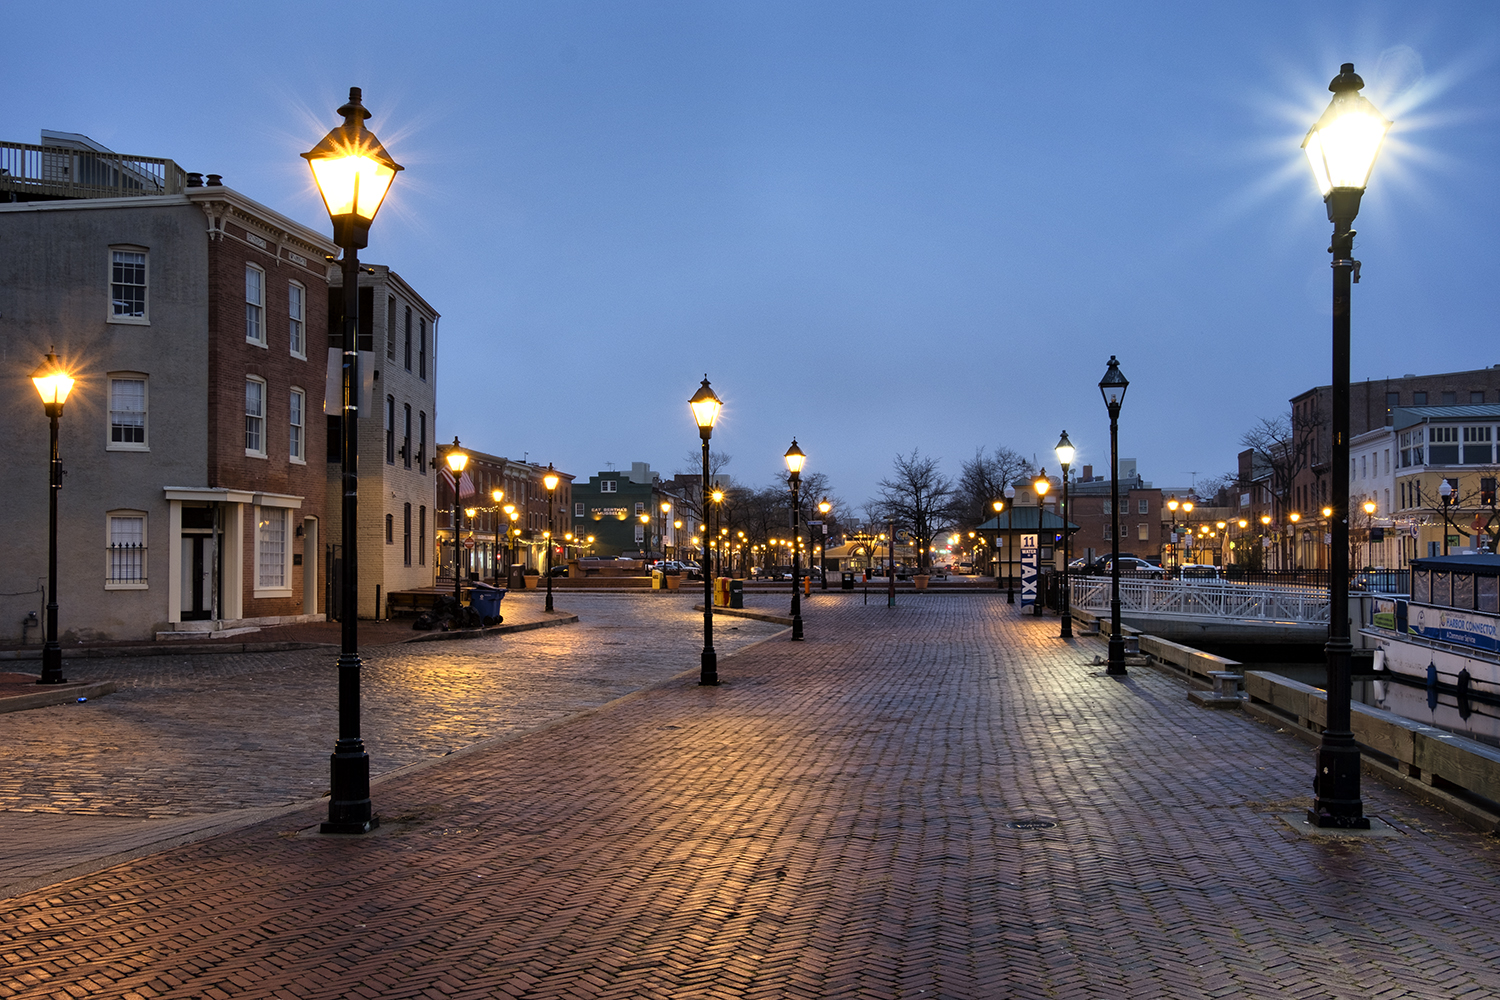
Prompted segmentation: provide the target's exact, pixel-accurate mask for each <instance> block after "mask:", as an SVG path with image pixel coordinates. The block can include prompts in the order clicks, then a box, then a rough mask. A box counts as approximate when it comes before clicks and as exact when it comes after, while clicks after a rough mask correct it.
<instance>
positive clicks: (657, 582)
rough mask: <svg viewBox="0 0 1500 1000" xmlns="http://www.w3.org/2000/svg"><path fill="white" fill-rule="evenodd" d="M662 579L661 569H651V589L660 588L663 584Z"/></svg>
mask: <svg viewBox="0 0 1500 1000" xmlns="http://www.w3.org/2000/svg"><path fill="white" fill-rule="evenodd" d="M663 579H664V577H663V575H662V571H661V570H659V569H653V570H652V571H651V589H652V590H661V589H662V587H663V586H664V584H663V583H662V580H663Z"/></svg>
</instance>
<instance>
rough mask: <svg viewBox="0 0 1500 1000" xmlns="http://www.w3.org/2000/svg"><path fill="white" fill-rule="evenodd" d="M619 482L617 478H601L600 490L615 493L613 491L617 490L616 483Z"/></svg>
mask: <svg viewBox="0 0 1500 1000" xmlns="http://www.w3.org/2000/svg"><path fill="white" fill-rule="evenodd" d="M617 482H618V480H615V479H601V480H599V492H600V493H613V492H615V484H616V483H617Z"/></svg>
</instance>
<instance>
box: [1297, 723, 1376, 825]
mask: <svg viewBox="0 0 1500 1000" xmlns="http://www.w3.org/2000/svg"><path fill="white" fill-rule="evenodd" d="M1317 762H1318V764H1317V767H1318V773H1317V777H1316V778H1315V779H1314V781H1313V787H1314V790H1315V793H1314V796H1313V804H1312V808H1310V809H1308V810H1307V821H1308V822H1309V823H1311V824H1312V825H1313V826H1319V827H1335V828H1338V829H1343V830H1368V829H1369V828H1370V820H1369V819H1368V818H1367V817H1366V816H1365V815H1364V804H1363V802H1362V801H1361V799H1360V795H1359V768H1360V763H1359V745H1358V744H1356V743H1354V742H1353V741H1352V740H1351V741H1350V742H1349V745H1348V746H1344V745H1341V744H1335V745H1333V746H1329V745H1326V744H1325V745H1323V746H1320V747H1318V750H1317ZM1351 796H1352V797H1351Z"/></svg>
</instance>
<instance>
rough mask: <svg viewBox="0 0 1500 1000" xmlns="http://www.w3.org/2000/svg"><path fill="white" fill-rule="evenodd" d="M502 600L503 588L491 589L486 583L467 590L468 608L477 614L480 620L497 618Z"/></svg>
mask: <svg viewBox="0 0 1500 1000" xmlns="http://www.w3.org/2000/svg"><path fill="white" fill-rule="evenodd" d="M504 598H505V588H504V587H492V586H490V585H489V584H487V583H476V584H474V585H473V586H472V587H470V588H469V607H471V608H473V609H474V610H475V611H477V612H479V616H480V617H481V618H499V617H500V602H501V601H502V600H503V599H504Z"/></svg>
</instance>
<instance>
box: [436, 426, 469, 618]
mask: <svg viewBox="0 0 1500 1000" xmlns="http://www.w3.org/2000/svg"><path fill="white" fill-rule="evenodd" d="M443 461H445V462H447V463H448V471H450V472H452V473H453V614H454V615H455V616H457V615H458V613H459V609H460V608H461V607H463V591H462V590H461V589H460V587H461V581H462V576H461V574H460V573H459V555H458V553H459V551H460V546H461V544H462V543H461V541H460V539H459V533H460V531H462V529H463V522H462V521H461V520H459V517H458V480H459V477H460V476H462V475H463V474H464V470H465V469H467V468H468V467H469V454H468V452H466V451H464V450H463V449H462V448H460V447H459V446H458V438H456V437H455V438H454V439H453V445H452V446H451V447H450V448H449V449H448V453H447V454H446V455H444V456H443ZM471 516H472V515H471Z"/></svg>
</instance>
